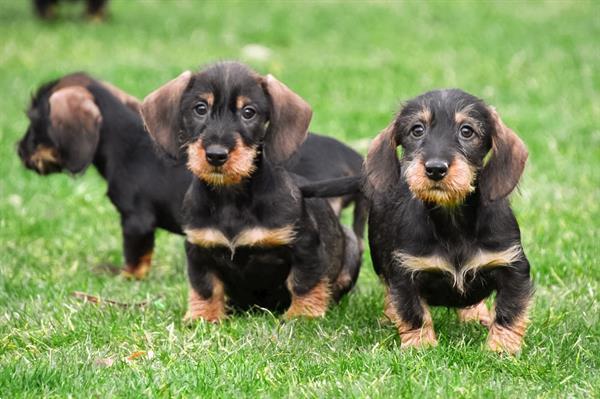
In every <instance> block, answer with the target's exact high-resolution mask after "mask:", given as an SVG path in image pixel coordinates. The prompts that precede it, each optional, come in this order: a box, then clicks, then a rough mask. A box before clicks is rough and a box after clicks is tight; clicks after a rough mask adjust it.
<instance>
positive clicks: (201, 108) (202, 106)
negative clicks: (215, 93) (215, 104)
mask: <svg viewBox="0 0 600 399" xmlns="http://www.w3.org/2000/svg"><path fill="white" fill-rule="evenodd" d="M194 112H196V113H197V114H198V115H200V116H204V115H206V114H207V113H208V105H207V104H206V103H205V102H204V101H202V102H199V103H198V104H196V106H195V107H194Z"/></svg>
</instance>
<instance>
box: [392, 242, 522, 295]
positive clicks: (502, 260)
mask: <svg viewBox="0 0 600 399" xmlns="http://www.w3.org/2000/svg"><path fill="white" fill-rule="evenodd" d="M394 257H395V259H396V261H397V262H398V265H400V266H401V267H404V268H407V269H410V270H412V271H413V272H418V271H439V272H443V273H448V274H450V275H451V276H452V279H453V281H454V286H455V287H456V289H458V291H459V292H464V289H465V279H466V277H467V274H469V273H471V272H472V273H476V272H477V271H478V269H485V268H492V267H502V266H509V265H511V264H512V263H514V262H516V261H517V260H518V259H520V258H521V248H520V247H519V246H518V245H514V246H512V247H509V248H507V249H505V250H503V251H484V250H481V249H480V250H479V251H478V252H477V253H476V254H475V255H474V256H473V257H471V258H470V259H468V260H467V261H466V262H465V263H463V264H462V265H458V267H456V266H455V265H453V264H452V263H450V262H449V261H448V260H447V259H445V258H444V257H441V256H438V255H430V256H413V255H410V254H407V253H404V252H401V251H395V252H394Z"/></svg>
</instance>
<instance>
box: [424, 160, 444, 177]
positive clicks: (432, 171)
mask: <svg viewBox="0 0 600 399" xmlns="http://www.w3.org/2000/svg"><path fill="white" fill-rule="evenodd" d="M425 173H426V174H427V177H429V178H430V179H431V180H435V181H439V180H442V179H443V178H444V176H446V174H447V173H448V164H447V163H446V162H444V161H442V160H439V159H431V160H429V161H427V162H425Z"/></svg>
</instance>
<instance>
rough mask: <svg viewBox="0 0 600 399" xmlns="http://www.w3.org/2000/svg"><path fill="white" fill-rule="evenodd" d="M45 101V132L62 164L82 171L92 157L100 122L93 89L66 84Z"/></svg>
mask: <svg viewBox="0 0 600 399" xmlns="http://www.w3.org/2000/svg"><path fill="white" fill-rule="evenodd" d="M48 104H49V105H50V128H49V129H48V134H49V136H50V138H51V139H52V140H53V141H54V143H55V144H56V146H57V147H58V149H59V153H60V158H61V160H62V162H63V164H64V166H65V167H66V168H67V169H68V170H69V171H71V172H72V173H78V172H81V171H83V170H84V169H85V168H86V167H87V166H88V165H89V164H90V163H91V162H92V161H93V159H94V154H95V153H96V147H97V146H98V141H99V140H100V125H101V124H102V115H101V114H100V110H99V109H98V106H97V105H96V103H95V102H94V97H93V96H92V93H90V92H89V91H88V90H86V89H85V88H84V87H81V86H70V87H65V88H63V89H60V90H58V91H56V92H54V93H53V94H52V95H51V96H50V98H49V100H48Z"/></svg>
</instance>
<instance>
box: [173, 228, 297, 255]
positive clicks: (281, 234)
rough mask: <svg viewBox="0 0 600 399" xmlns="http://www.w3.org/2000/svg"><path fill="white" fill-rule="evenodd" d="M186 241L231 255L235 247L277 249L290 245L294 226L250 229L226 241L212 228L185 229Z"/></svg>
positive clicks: (293, 235) (293, 236) (220, 233)
mask: <svg viewBox="0 0 600 399" xmlns="http://www.w3.org/2000/svg"><path fill="white" fill-rule="evenodd" d="M184 232H185V234H186V236H187V240H188V241H189V242H190V243H192V244H194V245H198V246H200V247H204V248H214V247H227V248H229V250H230V251H231V254H232V255H233V254H234V253H235V249H236V248H237V247H277V246H282V245H288V244H290V243H292V242H293V241H294V239H295V237H296V231H295V229H294V226H292V225H285V226H282V227H276V228H266V227H252V228H249V229H245V230H242V231H240V232H239V233H238V235H236V236H235V237H233V238H232V239H231V240H230V239H228V238H227V237H226V236H225V235H224V234H223V233H222V232H221V231H219V230H217V229H212V228H203V229H186V230H185V231H184Z"/></svg>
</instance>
